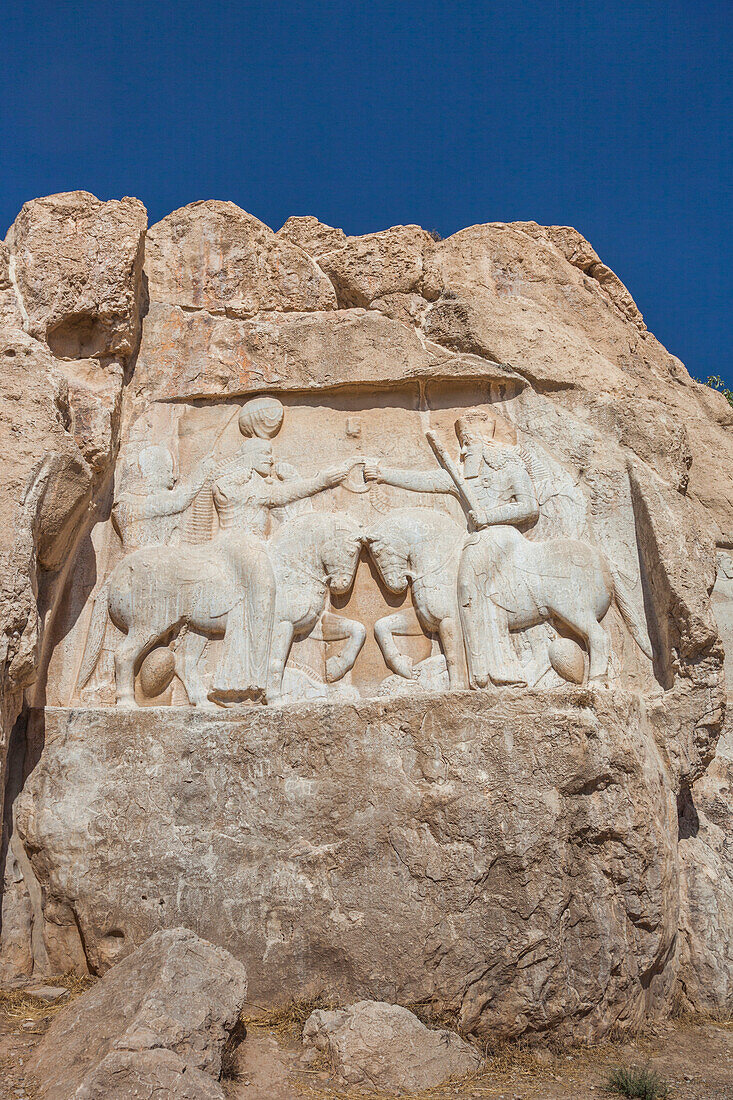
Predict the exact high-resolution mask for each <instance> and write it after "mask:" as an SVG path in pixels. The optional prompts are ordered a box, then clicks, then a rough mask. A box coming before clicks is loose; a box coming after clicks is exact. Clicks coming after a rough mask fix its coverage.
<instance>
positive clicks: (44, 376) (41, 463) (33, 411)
mask: <svg viewBox="0 0 733 1100" xmlns="http://www.w3.org/2000/svg"><path fill="white" fill-rule="evenodd" d="M0 362H2V364H3V368H2V371H0V440H2V446H3V450H4V452H5V454H6V455H12V461H11V462H5V463H3V464H2V466H1V467H0V525H1V527H2V535H0V666H1V667H2V669H3V686H4V688H5V690H6V691H7V690H12V689H13V688H15V690H16V691H18V690H21V689H22V688H23V687H24V686H25V685H27V684H28V683H30V682H31V680H32V679H33V675H34V672H35V661H36V657H37V645H38V641H39V638H38V626H39V624H38V611H37V606H36V595H37V585H38V577H37V563H38V564H41V565H44V566H46V567H48V568H51V569H55V568H58V565H59V564H60V562H61V561H62V560H63V558H64V557H65V555H67V554H68V553H69V550H70V548H71V546H72V545H73V542H74V540H75V538H76V528H77V526H78V525H79V523H80V522H81V520H82V517H83V515H84V512H85V511H86V508H87V505H88V503H89V501H90V499H91V490H92V473H91V470H90V468H89V466H88V465H87V463H86V461H85V459H84V457H83V455H82V453H81V451H80V449H79V447H78V446H77V443H76V441H75V440H74V438H73V436H72V434H71V430H70V429H71V424H70V421H69V418H68V413H67V409H68V404H67V402H68V386H67V382H66V380H65V379H64V377H63V375H62V373H61V370H60V369H59V364H58V363H56V362H55V361H54V359H53V357H52V356H51V355H50V353H49V351H48V349H47V348H46V347H45V346H44V345H43V344H40V343H38V342H37V341H36V340H33V339H31V337H29V336H27V335H26V334H25V333H24V332H21V331H19V330H17V329H2V330H0Z"/></svg>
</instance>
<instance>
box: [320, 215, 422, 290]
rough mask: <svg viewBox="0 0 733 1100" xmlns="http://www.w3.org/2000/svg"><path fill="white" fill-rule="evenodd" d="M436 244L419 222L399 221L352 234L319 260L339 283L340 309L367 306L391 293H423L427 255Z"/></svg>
mask: <svg viewBox="0 0 733 1100" xmlns="http://www.w3.org/2000/svg"><path fill="white" fill-rule="evenodd" d="M433 244H434V242H433V239H432V237H431V236H430V234H429V233H426V232H425V230H424V229H421V228H420V226H419V225H396V226H393V228H392V229H385V230H383V231H382V232H381V233H368V234H367V235H366V236H364V237H350V238H349V239H348V241H347V242H346V243H345V244H344V245H343V246H342V247H340V248H337V249H335V250H334V251H332V252H323V253H320V254H319V256H318V264H319V266H320V267H321V268H322V269H323V271H325V273H326V274H327V275H328V277H329V279H330V280H331V282H332V283H333V285H334V286H335V287H336V294H337V297H338V304H339V307H340V308H341V309H348V308H350V307H353V306H363V307H364V308H365V309H368V308H369V306H370V305H371V303H372V302H373V301H374V300H375V299H376V298H384V297H385V296H386V295H389V294H409V293H411V292H417V293H422V290H423V268H424V263H425V259H424V257H425V253H426V252H430V251H431V250H432V248H433Z"/></svg>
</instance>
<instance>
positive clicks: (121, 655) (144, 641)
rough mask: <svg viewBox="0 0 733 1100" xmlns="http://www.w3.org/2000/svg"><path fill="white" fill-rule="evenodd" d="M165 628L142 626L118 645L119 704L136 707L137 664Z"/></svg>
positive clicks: (131, 630)
mask: <svg viewBox="0 0 733 1100" xmlns="http://www.w3.org/2000/svg"><path fill="white" fill-rule="evenodd" d="M164 633H165V630H155V631H153V630H151V629H150V628H141V629H139V630H135V628H134V627H131V628H130V632H129V634H128V635H127V637H126V638H125V640H124V641H123V642H121V643H120V645H119V646H118V647H117V652H116V653H115V686H116V689H117V705H118V706H121V707H135V706H137V703H136V702H135V665H136V664H137V662H138V660H139V659H140V658H141V657H144V656H145V654H146V653H147V652H148V651H149V650H151V649H152V648H153V646H154V645H155V643H156V642H157V641H158V639H159V638H161V637H162V636H163V634H164Z"/></svg>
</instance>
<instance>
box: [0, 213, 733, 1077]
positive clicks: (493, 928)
mask: <svg viewBox="0 0 733 1100" xmlns="http://www.w3.org/2000/svg"><path fill="white" fill-rule="evenodd" d="M141 210H142V208H141V207H139V204H137V203H135V201H134V200H123V201H122V202H121V203H116V204H115V203H98V202H97V200H95V199H93V197H91V196H86V195H84V194H83V193H74V194H73V195H65V196H55V197H51V198H50V199H47V200H39V201H38V202H36V203H31V204H28V206H27V207H26V208H24V211H23V212H22V213H21V215H20V216H19V218H18V220H17V222H16V225H15V227H14V228H13V230H12V232H11V234H10V235H9V237H8V241H7V244H6V246H5V247H4V248H3V249H1V250H0V325H2V333H3V341H4V342H5V343H7V344H8V350H9V351H10V354H9V356H8V357H7V358H8V369H7V370H6V371H5V372H4V373H3V372H0V373H3V378H2V380H1V381H0V386H4V387H5V398H4V401H3V409H2V416H3V418H4V419H3V421H2V423H1V424H0V427H1V428H2V432H0V443H2V444H3V446H4V450H5V452H6V453H9V454H12V455H13V456H14V457H16V459H17V461H16V462H15V463H14V464H11V466H10V468H9V470H8V471H7V472H6V473H5V477H6V482H5V484H3V485H2V488H3V498H2V502H0V519H2V520H3V521H4V524H5V527H4V530H5V532H6V534H5V541H4V542H3V541H2V539H0V553H2V554H3V555H4V557H3V559H2V566H1V568H2V576H1V577H0V580H1V582H2V589H1V591H0V615H2V617H3V622H2V624H1V625H0V637H1V638H2V645H3V648H2V649H1V650H0V658H1V659H2V661H3V662H4V667H3V671H4V673H5V676H4V679H3V690H4V692H5V696H4V703H3V706H4V709H3V721H4V726H3V729H4V733H3V736H4V737H5V739H6V740H7V736H8V733H9V731H10V728H11V726H12V724H13V722H14V721H15V718H16V716H17V715H18V714H19V712H20V710H21V707H22V705H23V703H24V702H25V706H26V708H35V709H26V710H25V711H24V712H23V713H22V714H21V717H20V719H19V721H18V724H17V726H16V729H15V734H14V737H13V742H14V750H13V754H14V758H15V757H17V758H18V760H19V761H20V764H19V765H18V766H17V767H16V764H14V765H13V767H14V769H15V770H14V773H13V774H14V775H15V773H16V772H17V774H18V777H19V778H18V781H17V782H16V780H15V779H13V783H12V784H11V785H10V786H9V787H8V790H9V791H10V797H11V798H13V797H14V795H15V794H16V792H17V790H18V789H19V787H20V786H21V784H22V782H23V777H24V776H25V775H26V774H27V773H31V774H30V778H29V779H28V782H27V784H26V787H25V790H24V791H23V792H22V793H21V794H20V796H19V797H18V799H17V801H16V805H15V816H16V820H17V828H16V830H15V833H14V835H13V837H12V840H11V844H10V847H9V855H8V859H7V862H6V868H5V871H6V874H5V882H6V883H7V884H8V885H7V886H6V896H5V898H4V899H3V934H2V967H3V970H2V972H3V974H4V975H10V976H12V974H13V971H14V970H15V972H16V973H22V974H25V975H26V976H27V975H28V974H29V973H30V970H31V968H34V977H35V978H36V979H39V980H40V976H41V975H43V974H50V973H52V972H54V971H55V972H58V971H59V970H62V969H66V968H68V967H70V966H74V967H76V968H77V969H80V970H82V971H84V970H86V968H87V967H88V968H91V969H92V970H95V971H99V972H101V971H104V970H105V969H106V968H108V967H109V966H110V965H114V964H116V963H117V962H118V961H119V959H120V958H123V957H124V955H125V954H126V953H127V952H129V951H130V950H131V949H132V948H133V947H134V946H135V945H137V944H139V943H140V942H141V941H142V940H143V939H145V937H146V936H147V935H149V934H150V933H152V932H154V931H156V930H157V929H159V928H160V927H161V926H163V927H165V926H170V925H172V924H180V923H183V924H185V925H187V926H190V927H196V928H197V929H201V930H202V931H203V932H204V933H205V934H206V935H208V936H209V937H210V938H211V939H212V940H215V941H216V942H219V943H222V944H225V945H226V946H227V947H230V948H231V949H232V950H233V951H234V952H235V954H237V955H238V956H239V957H241V958H243V959H246V960H247V964H248V967H250V969H251V972H252V981H253V984H254V985H255V987H256V993H257V995H258V996H260V997H262V998H263V999H265V1000H267V999H269V1000H276V999H278V998H282V997H283V996H290V995H294V996H298V995H302V994H303V986H304V984H305V985H306V986H307V985H308V982H309V981H312V982H313V990H312V991H315V989H316V987H317V988H319V989H320V987H321V985H325V986H328V987H329V988H330V989H331V991H332V992H333V993H334V994H335V995H337V996H338V998H339V1000H341V1001H343V1000H344V999H345V998H346V997H347V996H348V997H349V998H350V999H358V998H363V997H365V996H369V997H372V996H375V997H381V998H384V999H387V1000H389V1001H394V1000H397V999H400V1000H406V1001H407V1000H410V999H414V998H417V997H420V996H435V997H437V998H438V999H439V1000H442V1002H443V1003H445V1004H446V1005H450V1006H451V1007H452V1008H454V1009H456V1010H457V1011H459V1013H460V1016H461V1020H462V1022H463V1024H464V1026H466V1027H468V1028H470V1029H472V1030H473V1031H475V1032H476V1033H477V1034H482V1035H486V1034H489V1033H490V1032H493V1031H494V1030H498V1032H499V1033H500V1034H506V1035H513V1034H518V1033H523V1032H527V1033H540V1032H547V1031H554V1032H556V1033H557V1034H559V1035H560V1036H562V1035H567V1036H572V1037H573V1038H577V1037H578V1035H582V1036H586V1037H588V1036H594V1035H601V1034H603V1033H604V1032H605V1031H606V1030H607V1029H608V1027H609V1026H610V1025H611V1023H612V1022H614V1021H617V1022H620V1023H621V1024H622V1025H624V1026H625V1025H629V1026H634V1025H635V1024H637V1023H638V1022H640V1021H641V1020H642V1019H643V1018H644V1017H645V1016H647V1015H652V1016H654V1015H660V1014H663V1013H664V1012H665V1011H667V1010H668V1008H669V1005H670V1003H671V997H672V990H673V986H674V983H675V980H676V978H677V976H678V974H679V975H680V977H681V979H682V981H684V983H685V987H686V990H687V994H686V995H687V999H688V1001H689V1002H690V1003H691V1004H695V1003H702V1002H703V1000H704V994H703V986H705V985H706V984H707V985H708V986H710V985H714V986H715V989H714V990H713V992H711V993H710V994H709V1002H706V1003H716V1004H720V1003H723V1002H725V1001H726V998H728V990H729V987H730V986H729V978H728V974H729V970H730V966H729V962H728V956H727V954H726V953H727V952H728V945H727V943H728V941H727V939H726V937H725V935H724V934H723V933H722V931H721V929H722V927H723V925H724V922H725V917H726V913H727V907H728V901H727V885H726V884H727V883H728V881H729V870H728V867H729V864H730V860H729V857H728V854H727V853H728V841H727V839H726V837H727V832H726V830H728V823H727V819H725V820H724V819H723V818H721V816H720V814H719V812H718V810H717V809H716V807H717V806H718V804H719V803H720V800H721V799H722V798H723V797H724V795H725V790H726V789H727V788H726V784H727V783H728V779H727V778H726V777H727V774H728V773H727V770H726V769H727V765H725V764H724V761H723V756H722V753H723V751H724V750H723V749H721V750H719V751H720V753H721V755H720V756H719V758H718V757H716V756H715V753H716V741H717V739H718V736H719V733H720V730H721V728H722V726H723V720H724V711H725V691H724V682H723V661H724V646H725V648H726V649H727V650H731V649H732V648H733V643H730V644H729V641H726V629H727V625H726V624H727V619H728V618H730V614H729V608H728V603H730V602H731V601H732V600H733V597H731V596H730V593H728V594H727V595H726V593H725V592H724V591H723V588H724V586H725V584H728V582H729V581H730V580H731V578H730V577H728V575H727V574H725V568H724V566H723V565H722V564H721V563H722V558H721V557H720V554H719V553H718V566H719V568H718V572H717V580H716V579H715V578H716V572H715V566H716V544H717V550H718V551H720V550H721V549H724V548H725V547H726V546H727V547H730V546H733V430H732V429H733V410H732V409H731V408H730V406H729V405H728V403H727V402H726V401H725V399H724V398H723V396H722V395H721V394H717V393H715V392H714V391H712V390H711V389H710V388H709V387H706V386H702V385H701V384H699V383H697V382H695V381H694V380H693V379H691V378H690V377H689V375H688V374H687V372H686V371H685V369H684V367H683V365H682V364H681V363H680V362H679V360H677V359H675V357H674V356H672V355H670V354H669V353H668V352H667V351H666V349H664V348H663V347H662V346H661V344H659V343H658V341H656V340H655V338H654V337H653V336H652V335H651V333H649V332H648V331H647V330H646V328H645V326H644V323H643V320H642V318H641V314H640V313H639V310H638V309H637V307H636V305H635V303H634V302H633V300H632V299H631V296H630V295H629V293H628V290H627V289H626V288H625V287H624V286H623V284H622V283H621V281H620V280H619V279H618V278H617V277H616V276H615V275H614V273H613V272H611V271H610V269H609V268H608V267H607V266H606V265H604V264H603V262H602V261H601V259H600V258H599V257H598V255H597V253H595V252H594V250H593V249H592V247H591V246H590V245H589V244H588V242H587V241H585V240H584V238H583V237H582V236H580V234H578V233H577V232H576V231H575V230H572V229H569V228H568V227H540V226H537V225H536V224H535V223H515V224H513V225H502V224H498V223H497V224H490V225H483V226H474V227H471V228H469V229H466V230H463V231H461V232H459V233H457V234H455V235H454V236H453V237H451V238H449V239H448V240H446V241H435V240H434V239H433V238H432V237H431V236H430V235H429V234H426V233H424V231H423V230H420V229H419V228H418V227H415V226H402V227H393V228H392V229H390V230H387V231H385V232H383V233H375V234H368V235H366V236H364V237H359V238H349V237H346V236H345V235H344V234H343V233H342V232H341V231H340V230H336V229H333V228H331V227H328V226H323V225H321V223H318V222H317V221H316V220H315V219H307V218H306V219H299V218H296V219H290V221H289V222H288V223H286V225H285V226H283V229H282V230H281V231H280V232H279V233H278V234H273V233H272V232H271V231H270V230H269V229H267V227H266V226H263V225H262V224H261V223H260V222H258V221H257V220H256V219H254V218H252V217H251V216H250V215H248V214H246V213H245V212H244V211H241V210H239V209H238V208H237V207H235V206H233V205H232V204H230V203H212V202H205V203H198V204H196V203H195V204H192V205H191V206H189V207H185V208H183V209H182V210H179V211H176V212H174V213H173V214H172V215H170V216H169V217H168V218H166V219H164V220H163V221H162V222H161V223H159V225H158V226H155V227H154V228H153V229H152V230H151V231H150V233H149V235H148V239H147V246H146V260H145V265H146V276H147V285H148V288H149V297H150V301H149V303H147V302H146V301H145V302H144V301H143V297H144V293H143V280H142V278H141V274H140V261H141V259H142V251H141V243H140V234H141V231H142V230H141V228H140V226H141V224H142V223H141V222H140V218H141ZM136 234H137V236H136ZM109 257H112V258H113V260H114V262H112V260H110V262H109V263H108V262H107V260H108V258H109ZM148 305H149V308H148ZM337 307H340V308H337ZM141 313H145V316H144V321H143V324H142V336H141V340H140V346H139V349H138V346H137V333H138V322H137V318H138V317H139V315H140V314H141ZM45 340H47V341H48V343H46V342H44V341H45ZM5 343H3V344H2V346H0V351H2V348H4V346H5ZM138 352H139V353H138ZM0 358H2V357H0ZM14 358H15V362H14V363H12V362H11V361H12V360H13V359H14ZM26 360H27V362H26ZM2 361H4V359H2ZM253 399H254V400H253ZM118 450H119V454H118ZM451 471H452V472H451ZM456 474H457V475H458V476H456ZM461 478H463V481H461ZM467 485H468V492H466V486H467ZM457 486H458V488H457ZM3 509H4V511H3ZM474 528H477V530H474ZM559 539H564V540H566V541H565V542H563V543H562V544H560V543H557V542H553V541H552V540H559ZM500 544H501V545H502V546H503V547H504V551H506V552H505V553H502V554H501V555H499V557H497V554H496V551H497V547H498V546H499V545H500ZM563 548H564V549H563ZM561 551H562V552H561ZM134 555H138V556H137V557H135V556H134ZM145 555H152V558H150V559H148V558H147V557H145ZM232 555H233V557H232ZM138 566H139V568H138ZM730 572H731V577H733V564H731V567H730ZM563 578H564V582H563V583H565V588H563V586H562V584H561V581H563ZM714 581H715V588H714V589H713V582H714ZM731 584H732V585H733V581H731ZM711 589H712V590H713V597H712V600H713V604H714V609H712V610H711V595H710V593H711ZM732 590H733V589H732ZM300 601H302V602H300ZM726 601H727V602H726ZM245 606H246V611H245ZM238 617H239V618H238ZM482 617H483V618H482ZM225 621H226V624H227V625H226V631H225V627H224V622H225ZM270 630H272V634H271V633H270ZM227 632H228V633H227ZM721 632H722V634H723V644H721V640H720V634H721ZM271 638H277V641H276V642H275V643H272V644H270V643H269V642H268V639H271ZM151 645H152V652H150V653H149V654H148V650H149V649H150V647H151ZM252 645H254V648H252ZM268 647H269V648H268ZM263 652H264V654H265V656H264V658H263V657H262V653H263ZM258 654H259V656H258ZM558 654H559V655H560V657H561V659H557V658H558ZM650 654H651V657H650ZM553 655H554V657H555V660H554V662H553ZM728 655H729V656H730V654H728ZM250 657H251V658H252V659H251V661H250ZM243 670H246V674H245V671H243ZM558 670H559V672H558ZM250 674H251V675H250ZM589 677H593V679H594V680H596V681H598V682H599V683H602V684H603V685H605V686H604V687H602V688H600V687H594V688H593V689H592V690H589V689H588V688H586V687H585V686H582V685H581V686H579V687H573V686H570V685H569V683H568V679H570V680H573V679H574V680H581V681H583V684H585V683H586V682H587V680H588V678H589ZM505 683H508V684H510V685H511V684H514V685H516V686H515V687H502V686H501V685H502V684H505ZM525 683H526V684H527V685H530V686H528V687H525V686H524V685H525ZM120 685H122V686H120ZM466 685H470V687H471V691H470V692H469V693H464V692H463V689H464V687H465V686H466ZM49 702H52V703H58V704H64V707H66V708H68V709H63V710H54V709H51V708H48V707H46V709H45V710H44V704H48V703H49ZM212 702H214V703H216V705H217V706H219V707H220V712H213V713H212V712H211V711H210V710H208V709H207V708H208V707H209V705H210V704H211V703H212ZM283 702H288V707H287V708H284V707H283V708H282V709H281V704H282V703H283ZM263 703H264V704H266V705H263ZM230 704H236V705H239V704H242V707H243V709H241V710H237V709H234V710H227V709H226V706H227V705H230ZM291 704H293V705H291ZM294 704H297V705H294ZM128 708H129V709H128ZM196 708H198V709H196ZM44 738H45V748H43V753H42V754H41V748H42V747H43V742H44ZM273 739H274V740H273ZM24 745H25V758H24V759H23V755H24ZM243 746H244V747H245V748H246V752H244V750H243ZM1 752H4V748H3V743H0V753H1ZM243 753H244V755H243ZM39 756H40V757H41V759H40V762H38V763H37V761H38V758H39ZM34 765H35V767H34ZM718 766H720V768H721V769H722V770H721V772H720V773H719V774H718V772H717V771H716V769H717V768H718ZM706 769H707V771H706ZM365 777H368V778H369V784H368V785H367V786H368V791H367V787H366V786H365V782H366V780H365ZM708 780H709V782H710V784H711V786H710V792H711V793H710V794H709V795H707V794H706V787H705V784H706V782H708ZM716 784H717V787H716ZM375 789H376V790H377V792H378V797H377V796H375V793H374V791H375ZM714 789H715V790H716V791H717V793H713V790H714ZM698 803H699V809H698V810H697V818H698V821H699V827H698V831H697V835H696V836H693V835H692V833H690V834H689V835H686V834H685V829H686V828H687V825H686V824H685V822H686V821H687V819H688V818H690V819H692V818H693V816H694V815H693V811H692V809H690V807H693V808H694V807H696V806H697V805H698ZM334 806H335V807H336V810H334ZM678 811H679V815H678ZM716 814H717V816H716ZM334 815H336V816H334ZM678 816H679V820H678ZM6 822H7V826H8V827H10V825H11V818H10V815H9V814H8V815H6ZM721 822H722V823H721ZM120 823H121V824H120ZM112 824H114V829H113V828H112ZM716 829H719V830H720V831H719V832H716ZM678 830H679V836H680V837H681V839H679V837H678ZM253 838H254V839H253ZM255 841H256V842H255ZM161 853H164V855H163V856H161ZM680 865H681V866H682V868H683V880H684V881H683V886H682V889H681V890H680V886H679V874H678V872H679V867H680ZM385 898H386V899H387V901H386V902H385V900H384V899H385ZM375 899H378V901H379V905H377V902H376V900H375ZM588 899H592V902H593V904H592V905H590V903H589V901H588ZM161 900H162V902H163V905H162V906H161ZM680 907H681V910H680ZM680 911H681V916H679V919H678V913H679V912H680ZM696 937H697V939H696ZM696 969H697V970H699V972H700V974H701V975H702V977H701V979H700V981H699V983H698V984H697V985H696V984H695V980H693V978H692V977H691V975H692V973H693V971H695V970H696ZM304 974H307V975H308V979H307V981H305V983H304V979H303V975H304ZM309 991H310V987H309V988H308V989H306V990H305V992H306V993H307V992H309ZM108 1068H109V1067H108ZM113 1068H114V1067H113ZM139 1068H140V1067H138V1069H139ZM148 1068H149V1067H148ZM154 1068H155V1067H154ZM164 1068H165V1067H164ZM168 1068H170V1067H168ZM133 1071H134V1072H137V1070H136V1069H135V1068H134V1066H132V1064H131V1063H130V1062H129V1060H128V1061H127V1062H125V1064H124V1065H123V1066H120V1067H116V1068H114V1072H115V1073H118V1072H120V1073H123V1074H131V1073H133ZM172 1071H173V1072H174V1073H175V1072H176V1071H175V1067H173V1069H172ZM105 1072H106V1071H105ZM145 1072H147V1069H146V1070H145ZM155 1072H156V1073H157V1072H158V1068H155ZM161 1072H162V1069H161ZM166 1072H167V1069H166ZM143 1076H144V1074H143ZM120 1079H122V1078H120ZM105 1080H106V1078H105ZM130 1080H131V1078H130ZM99 1087H107V1086H106V1085H104V1086H102V1085H100V1086H99ZM130 1087H132V1086H130ZM135 1087H137V1086H135ZM141 1087H144V1088H147V1087H148V1086H147V1085H144V1086H141ZM171 1087H173V1086H171Z"/></svg>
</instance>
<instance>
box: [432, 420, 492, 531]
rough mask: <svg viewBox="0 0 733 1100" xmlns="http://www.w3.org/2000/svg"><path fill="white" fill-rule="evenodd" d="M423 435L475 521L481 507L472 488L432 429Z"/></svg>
mask: <svg viewBox="0 0 733 1100" xmlns="http://www.w3.org/2000/svg"><path fill="white" fill-rule="evenodd" d="M425 436H426V438H427V441H428V443H429V444H430V446H431V447H432V448H433V451H434V452H435V457H436V458H437V460H438V462H439V463H440V465H441V466H442V467H443V469H444V470H445V471H446V473H447V474H449V476H450V478H451V481H452V482H453V484H454V485H455V487H456V489H457V490H458V493H459V495H460V497H461V500H462V501H463V503H464V504H465V505H466V507H467V508H468V510H469V512H470V513H471V519H472V520H474V522H475V517H476V515H480V514H481V512H482V511H483V508H482V506H481V503H480V501H478V500H477V498H476V497H475V496H474V492H473V489H472V488H471V486H470V485H469V484H468V482H467V481H466V479H465V477H464V476H463V474H462V473H461V471H460V470H459V469H458V467H457V466H456V464H455V462H454V461H453V459H452V458H451V456H450V455H449V454H448V452H447V451H446V449H445V447H444V446H443V444H442V443H441V442H440V440H439V439H438V437H437V435H436V434H435V432H434V431H432V430H429V431H427V432H425Z"/></svg>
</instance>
